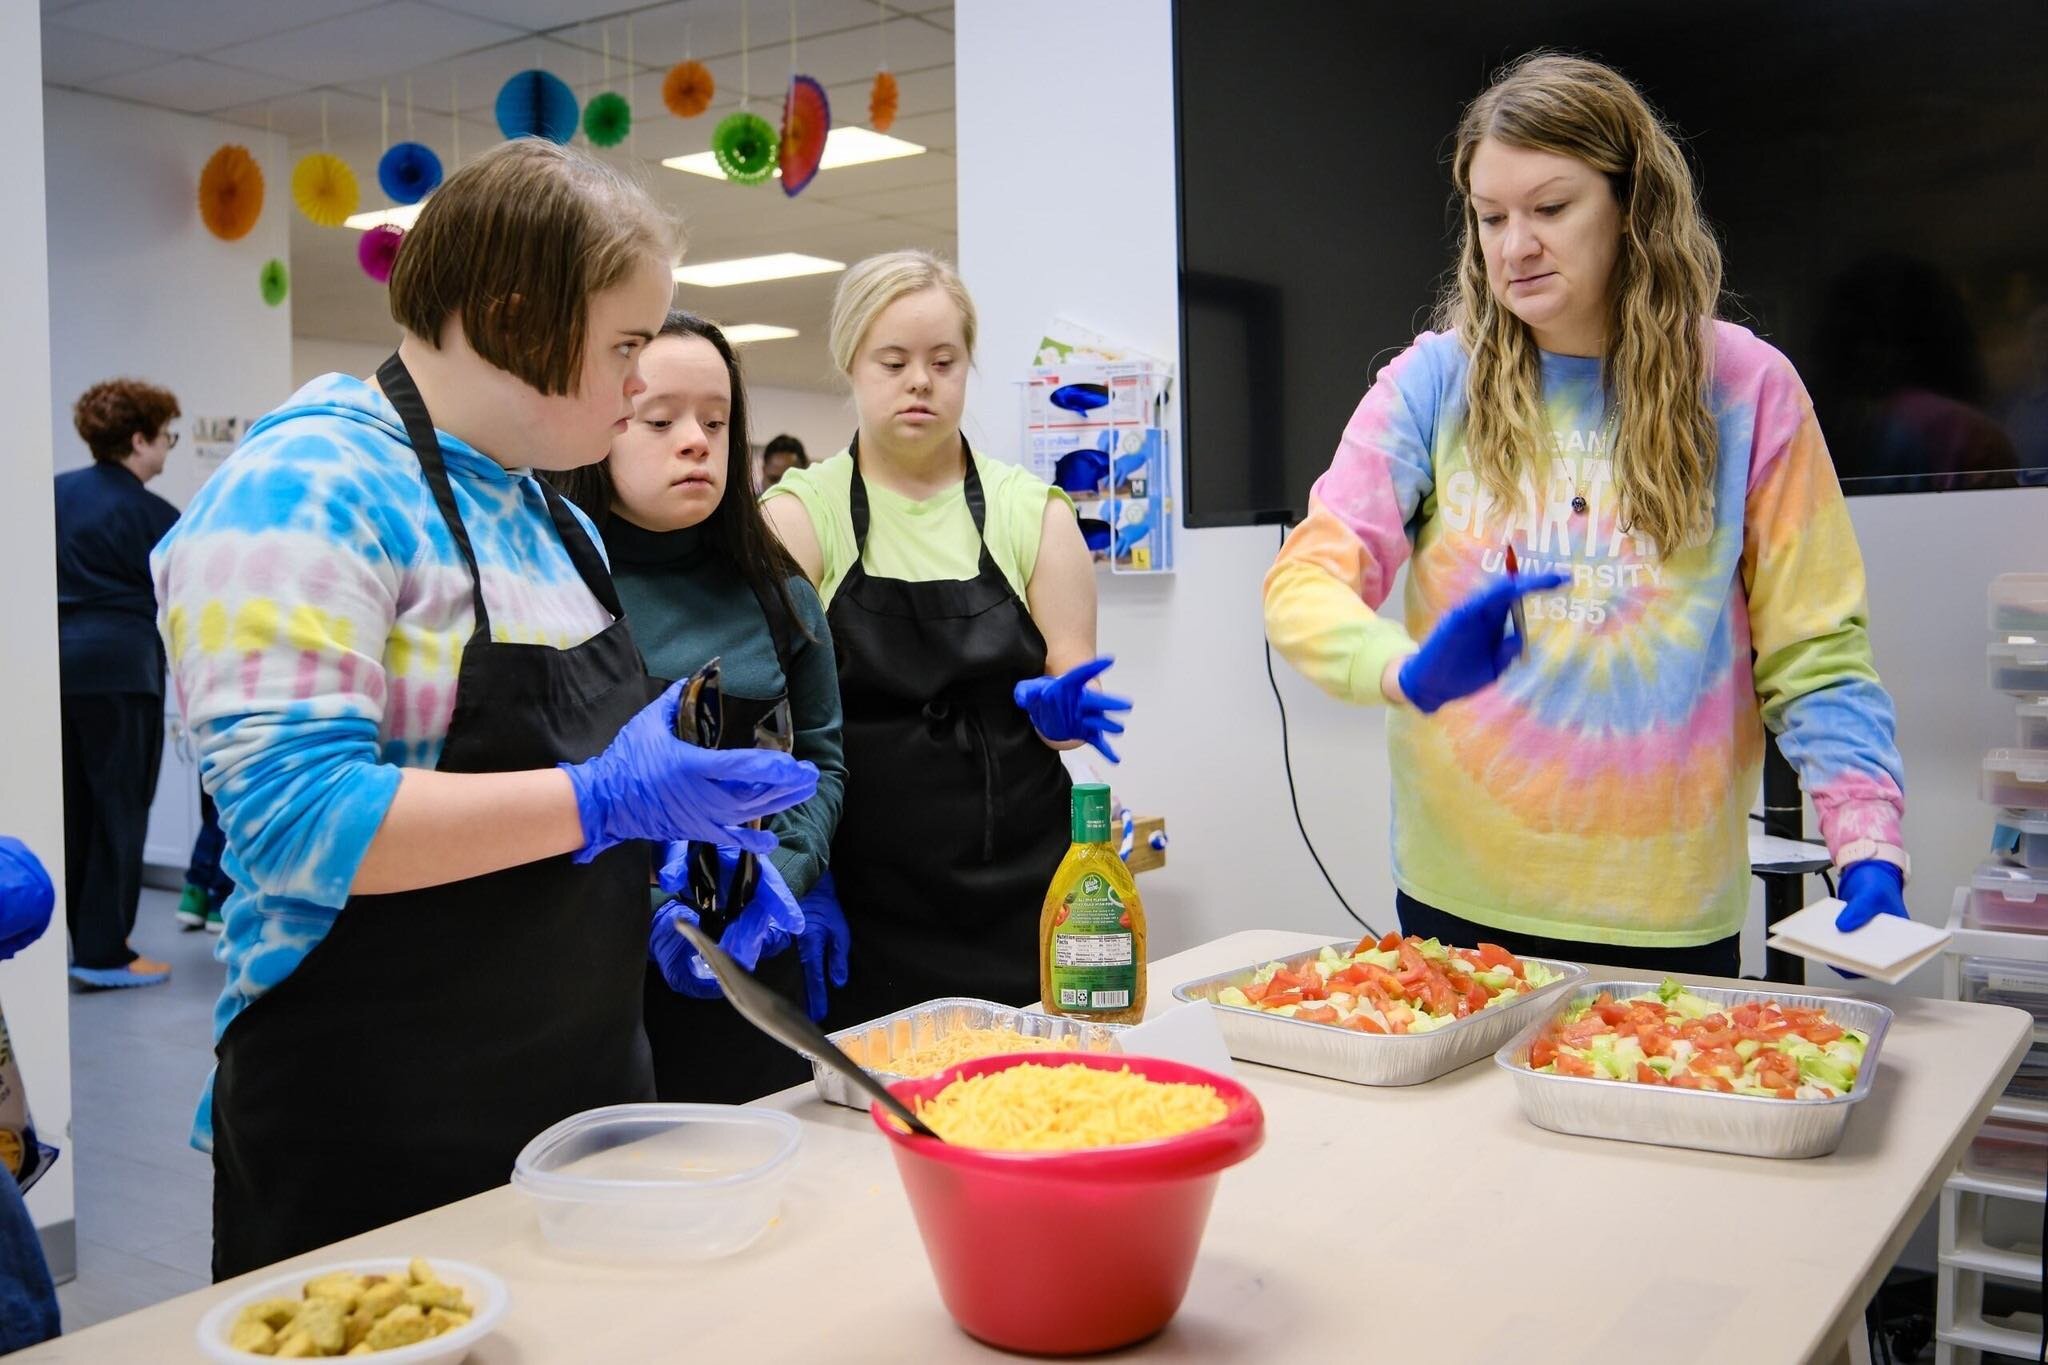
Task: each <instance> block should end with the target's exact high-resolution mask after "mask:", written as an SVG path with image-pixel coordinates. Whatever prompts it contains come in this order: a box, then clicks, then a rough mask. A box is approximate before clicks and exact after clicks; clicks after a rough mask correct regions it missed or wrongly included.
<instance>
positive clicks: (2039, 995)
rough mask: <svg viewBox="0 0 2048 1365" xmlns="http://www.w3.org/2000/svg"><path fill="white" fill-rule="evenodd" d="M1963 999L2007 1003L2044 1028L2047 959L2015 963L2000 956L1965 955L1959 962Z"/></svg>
mask: <svg viewBox="0 0 2048 1365" xmlns="http://www.w3.org/2000/svg"><path fill="white" fill-rule="evenodd" d="M1962 978H1963V999H1965V1000H1971V1001H1975V1002H1976V1003H1978V1004H1980V1005H2011V1006H2012V1007H2013V1008H2014V1009H2022V1010H2025V1011H2026V1012H2027V1013H2029V1014H2031V1015H2033V1016H2034V1022H2035V1023H2036V1024H2038V1025H2041V1026H2044V1027H2048V962H2019V961H2015V960H2013V959H2011V958H2003V957H1966V958H1964V959H1963V963H1962Z"/></svg>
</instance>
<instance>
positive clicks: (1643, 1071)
mask: <svg viewBox="0 0 2048 1365" xmlns="http://www.w3.org/2000/svg"><path fill="white" fill-rule="evenodd" d="M1636 1080H1637V1081H1639V1082H1641V1083H1642V1084H1644V1085H1663V1084H1665V1080H1664V1078H1663V1077H1662V1076H1660V1075H1658V1074H1657V1069H1656V1068H1655V1067H1653V1066H1651V1065H1649V1064H1648V1063H1647V1062H1637V1063H1636Z"/></svg>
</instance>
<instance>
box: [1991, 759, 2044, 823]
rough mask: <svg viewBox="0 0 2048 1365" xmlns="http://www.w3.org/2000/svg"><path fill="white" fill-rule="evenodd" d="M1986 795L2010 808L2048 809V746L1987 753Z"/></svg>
mask: <svg viewBox="0 0 2048 1365" xmlns="http://www.w3.org/2000/svg"><path fill="white" fill-rule="evenodd" d="M1983 796H1984V800H1985V802H1986V803H1987V804H1989V805H1993V806H2004V807H2006V808H2008V809H2010V810H2048V749H1993V750H1992V751H1991V752H1990V753H1988V754H1986V755H1984V786H1983Z"/></svg>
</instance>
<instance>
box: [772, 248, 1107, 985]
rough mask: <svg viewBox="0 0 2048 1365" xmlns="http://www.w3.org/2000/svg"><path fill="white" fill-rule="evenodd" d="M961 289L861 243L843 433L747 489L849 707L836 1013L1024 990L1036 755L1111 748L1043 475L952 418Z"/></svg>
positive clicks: (1082, 613)
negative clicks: (982, 446) (995, 454)
mask: <svg viewBox="0 0 2048 1365" xmlns="http://www.w3.org/2000/svg"><path fill="white" fill-rule="evenodd" d="M974 334H975V315H974V302H973V300H972V299H971V298H969V297H968V294H967V290H966V287H965V286H964V285H963V284H962V283H961V280H960V276H959V274H958V273H957V272H956V271H955V270H954V269H953V267H952V266H951V265H949V264H947V263H946V262H944V261H942V260H940V259H938V258H937V257H935V256H933V255H931V254H930V253H928V252H921V251H899V252H892V253H889V254H887V255H883V256H876V257H871V258H869V259H868V260H865V261H862V262H860V263H859V264H858V265H856V266H854V267H853V269H851V270H849V271H848V272H847V273H846V275H845V277H844V278H843V279H842V281H841V282H840V286H839V290H838V295H837V297H836V299H835V300H834V303H833V309H832V330H831V348H832V358H833V361H834V363H835V364H837V365H838V367H839V369H840V371H841V373H843V374H845V375H846V376H847V380H848V384H849V386H850V387H851V389H852V391H853V398H854V405H855V407H856V409H857V410H858V413H859V417H860V427H859V430H858V432H857V433H856V434H855V437H854V440H853V442H852V444H851V445H850V446H849V448H848V449H847V450H846V451H844V452H842V453H840V454H839V455H837V456H835V457H833V458H832V459H829V460H823V461H820V462H818V463H816V464H813V465H811V466H810V467H809V468H807V469H793V470H790V471H789V472H788V473H787V474H785V475H784V476H783V477H782V480H781V482H780V483H778V484H776V485H775V487H773V488H771V489H769V490H768V491H767V493H766V494H764V495H763V497H764V502H763V505H764V507H765V508H766V511H767V514H768V520H769V522H770V523H771V524H772V525H773V526H774V528H775V530H776V532H777V533H778V534H779V535H780V536H781V538H782V541H783V543H784V544H785V545H787V546H788V547H789V549H790V552H791V553H792V554H793V555H794V556H795V557H796V561H797V563H798V564H799V565H801V566H802V568H803V571H804V573H805V575H806V576H807V577H808V578H809V579H810V581H811V582H812V583H814V584H816V585H817V587H818V590H819V593H820V595H821V596H823V598H824V599H825V602H826V604H827V615H828V617H829V619H830V621H831V623H832V638H833V642H834V646H835V649H836V651H837V654H838V659H839V682H840V696H841V699H842V701H843V703H844V706H845V710H846V726H845V736H846V768H847V786H846V800H845V808H844V810H843V811H842V812H841V816H840V821H839V828H838V831H837V834H836V836H835V838H834V842H833V847H832V868H833V875H834V878H835V879H836V880H837V882H838V885H839V895H840V899H841V901H842V903H843V904H844V905H845V907H846V916H847V921H848V923H849V924H850V925H851V926H852V929H853V940H854V943H853V962H852V973H851V977H850V981H849V984H848V986H847V988H846V990H845V991H843V992H841V993H840V995H839V997H838V998H837V999H836V1000H835V1004H834V1014H833V1019H832V1023H833V1024H835V1025H839V1024H847V1023H857V1022H859V1021H861V1020H863V1019H871V1018H875V1017H877V1016H879V1015H882V1014H886V1013H890V1012H892V1011H894V1010H898V1009H902V1008H905V1007H907V1006H910V1005H914V1004H918V1003H920V1002H921V1001H925V1000H929V999H933V998H935V997H939V996H963V995H964V996H979V997H983V998H986V999H992V1000H997V1001H1001V1002H1004V1003H1007V1004H1022V1003H1025V1002H1026V1001H1029V1000H1032V999H1035V998H1036V997H1037V995H1038V914H1039V908H1040V903H1041V901H1042V900H1043V898H1044V896H1045V890H1046V885H1047V883H1048V882H1050V881H1051V879H1052V875H1053V872H1054V871H1055V869H1056V868H1057V867H1058V865H1059V861H1060V858H1061V857H1062V856H1063V855H1064V854H1065V852H1066V848H1067V842H1068V803H1069V791H1070V789H1071V783H1070V782H1069V780H1068V778H1067V772H1066V769H1065V767H1064V766H1063V765H1062V764H1061V762H1060V758H1059V755H1058V754H1057V753H1055V752H1054V750H1055V749H1060V748H1072V747H1075V746H1076V745H1078V744H1083V743H1089V744H1094V745H1095V746H1096V748H1098V749H1099V750H1101V752H1102V753H1103V754H1104V755H1105V756H1106V757H1108V758H1109V759H1111V761H1114V760H1115V757H1116V755H1115V754H1114V753H1112V752H1111V750H1110V747H1109V742H1108V736H1110V735H1114V734H1116V733H1119V732H1120V731H1121V730H1122V729H1123V727H1122V725H1120V724H1119V723H1118V722H1117V720H1116V719H1115V717H1114V715H1113V714H1112V713H1113V712H1116V711H1120V710H1123V709H1126V708H1127V707H1128V703H1126V702H1124V701H1122V700H1120V699H1118V698H1115V697H1111V696H1108V695H1106V694H1105V693H1102V692H1099V691H1096V690H1094V689H1093V688H1091V687H1090V686H1089V685H1088V684H1089V682H1090V680H1091V679H1093V678H1094V677H1096V676H1097V675H1099V674H1100V673H1101V672H1102V670H1103V669H1105V668H1107V667H1108V665H1109V661H1108V660H1107V659H1097V658H1095V657H1094V656H1095V573H1094V569H1093V567H1092V565H1091V564H1090V562H1089V558H1088V550H1087V547H1086V546H1085V545H1084V544H1083V542H1082V539H1081V531H1080V527H1079V525H1078V524H1077V523H1076V521H1075V519H1074V508H1073V504H1072V503H1071V502H1069V501H1068V499H1067V496H1066V495H1065V494H1064V493H1062V492H1060V491H1059V490H1058V489H1056V488H1052V487H1049V486H1048V485H1047V484H1046V483H1045V482H1044V481H1043V480H1042V479H1039V478H1037V477H1035V476H1034V475H1032V474H1031V473H1030V472H1028V471H1026V470H1024V469H1020V468H1018V467H1016V466H1014V465H1009V464H1005V463H1003V462H1001V461H997V460H988V459H983V458H981V457H980V456H978V455H976V454H975V453H974V452H973V451H972V450H971V449H970V448H969V446H968V442H967V439H966V437H965V436H964V435H963V434H962V433H961V430H960V418H961V413H962V410H963V409H964V408H965V406H966V391H967V371H968V367H969V365H970V363H971V362H972V360H973V356H974Z"/></svg>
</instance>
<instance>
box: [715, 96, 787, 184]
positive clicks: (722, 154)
mask: <svg viewBox="0 0 2048 1365" xmlns="http://www.w3.org/2000/svg"><path fill="white" fill-rule="evenodd" d="M779 147H780V141H779V139H777V137H776V136H775V127H774V125H773V124H771V123H769V122H768V120H767V119H764V118H762V117H761V116H760V115H759V114H754V113H749V112H748V111H746V110H744V109H742V110H741V111H740V112H739V113H737V114H727V115H726V116H725V117H724V118H722V119H720V120H719V121H718V127H717V128H715V129H713V130H712V133H711V156H712V159H713V160H715V161H717V162H718V169H719V170H721V171H724V172H725V178H726V179H727V180H730V181H732V182H733V183H734V184H735V185H758V184H760V183H761V182H762V181H763V180H766V179H767V178H768V177H769V176H770V175H773V174H774V173H775V154H776V152H777V150H778V149H779Z"/></svg>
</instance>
